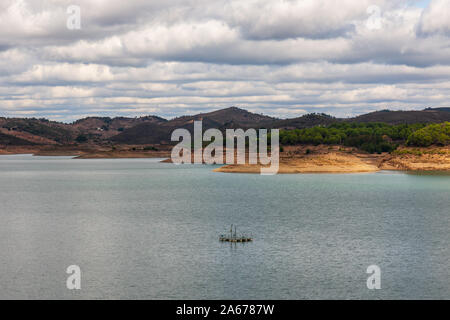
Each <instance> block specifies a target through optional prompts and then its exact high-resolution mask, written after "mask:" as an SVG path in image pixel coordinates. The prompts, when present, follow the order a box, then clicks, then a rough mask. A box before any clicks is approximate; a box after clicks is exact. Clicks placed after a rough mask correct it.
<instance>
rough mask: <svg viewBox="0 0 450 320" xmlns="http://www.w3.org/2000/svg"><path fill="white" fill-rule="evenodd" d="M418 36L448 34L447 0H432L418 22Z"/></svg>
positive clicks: (449, 5) (449, 22)
mask: <svg viewBox="0 0 450 320" xmlns="http://www.w3.org/2000/svg"><path fill="white" fill-rule="evenodd" d="M417 32H418V34H419V35H420V36H430V35H444V36H447V37H448V36H450V4H449V2H448V1H447V0H432V1H431V2H430V4H429V5H428V7H427V8H426V9H425V10H424V11H423V13H422V16H421V17H420V21H419V23H418V27H417Z"/></svg>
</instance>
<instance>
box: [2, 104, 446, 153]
mask: <svg viewBox="0 0 450 320" xmlns="http://www.w3.org/2000/svg"><path fill="white" fill-rule="evenodd" d="M199 120H202V121H203V129H204V130H206V129H209V128H217V129H219V130H225V129H228V128H232V129H235V128H242V129H248V128H256V129H258V128H279V129H286V130H290V129H303V128H311V127H314V126H319V125H321V126H327V125H330V124H332V123H336V122H358V123H367V122H384V123H387V124H403V123H406V124H414V123H439V122H444V121H450V108H435V109H432V108H428V109H425V110H422V111H389V110H382V111H376V112H371V113H368V114H364V115H360V116H357V117H354V118H346V119H343V118H334V117H332V116H329V115H327V114H323V113H322V114H316V113H312V114H307V115H303V116H301V117H297V118H293V119H277V118H273V117H269V116H265V115H261V114H256V113H252V112H249V111H247V110H243V109H239V108H236V107H231V108H226V109H221V110H217V111H213V112H208V113H200V114H197V115H191V116H182V117H178V118H175V119H172V120H166V119H164V118H161V117H157V116H145V117H139V118H137V117H136V118H126V117H116V118H109V117H88V118H84V119H80V120H77V121H75V122H73V123H70V124H66V123H60V122H55V121H49V120H46V119H34V118H32V119H27V118H0V134H1V136H0V138H1V140H0V145H27V144H28V145H34V144H38V145H67V144H76V143H91V144H110V143H116V144H160V143H169V142H170V136H171V134H172V132H173V131H174V130H175V129H178V128H185V129H187V130H189V131H191V132H192V131H193V124H194V121H199Z"/></svg>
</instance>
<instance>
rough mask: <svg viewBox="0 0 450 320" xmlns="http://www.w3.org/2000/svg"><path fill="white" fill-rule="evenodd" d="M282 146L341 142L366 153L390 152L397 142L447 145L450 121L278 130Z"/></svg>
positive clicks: (403, 143) (399, 143) (337, 125)
mask: <svg viewBox="0 0 450 320" xmlns="http://www.w3.org/2000/svg"><path fill="white" fill-rule="evenodd" d="M280 142H281V144H282V145H299V144H300V145H302V144H312V145H320V144H325V145H342V146H348V147H356V148H359V149H361V150H364V151H367V152H369V153H382V152H392V151H394V150H395V149H397V148H398V146H400V145H410V146H419V147H428V146H430V145H434V144H435V145H448V144H450V122H444V123H441V124H431V125H427V124H420V123H418V124H400V125H389V124H386V123H378V122H377V123H334V124H331V125H329V126H316V127H312V128H305V129H294V130H282V131H281V132H280Z"/></svg>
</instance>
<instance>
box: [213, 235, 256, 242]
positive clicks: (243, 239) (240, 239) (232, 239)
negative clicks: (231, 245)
mask: <svg viewBox="0 0 450 320" xmlns="http://www.w3.org/2000/svg"><path fill="white" fill-rule="evenodd" d="M219 241H221V242H252V241H253V238H247V237H237V238H235V237H225V236H221V237H220V238H219Z"/></svg>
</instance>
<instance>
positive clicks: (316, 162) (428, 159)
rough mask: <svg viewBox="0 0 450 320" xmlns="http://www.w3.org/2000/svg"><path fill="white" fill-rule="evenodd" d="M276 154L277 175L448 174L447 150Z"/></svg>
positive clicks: (103, 155)
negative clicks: (394, 172) (277, 157)
mask: <svg viewBox="0 0 450 320" xmlns="http://www.w3.org/2000/svg"><path fill="white" fill-rule="evenodd" d="M284 149H285V151H284V152H282V153H280V164H279V171H278V174H316V173H319V174H320V173H322V174H326V173H331V174H332V173H336V174H344V173H374V172H378V171H381V170H383V171H403V172H420V171H422V172H445V173H447V172H449V173H450V148H449V147H429V148H408V147H401V148H399V149H398V150H396V151H394V152H392V153H391V154H388V153H385V154H367V153H363V152H359V151H358V150H355V149H353V148H344V147H339V146H333V147H330V146H287V147H284ZM0 155H33V156H71V157H74V159H133V158H136V159H145V158H148V159H156V158H159V159H164V160H162V161H161V162H165V163H170V162H171V160H170V155H171V151H170V150H169V148H167V147H166V148H164V149H163V150H147V149H146V148H143V147H142V146H140V147H136V146H120V147H119V148H117V149H113V150H112V149H111V148H110V147H107V146H104V147H97V148H93V147H91V148H89V147H87V148H84V149H83V148H68V147H65V148H64V147H61V148H54V147H53V148H39V147H12V148H6V149H0ZM260 169H261V165H249V164H242V165H240V164H231V165H223V166H221V167H219V168H216V169H214V170H213V171H214V172H221V173H246V174H259V173H260Z"/></svg>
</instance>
